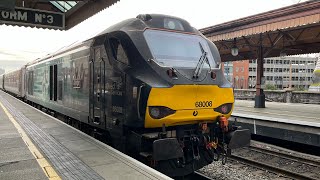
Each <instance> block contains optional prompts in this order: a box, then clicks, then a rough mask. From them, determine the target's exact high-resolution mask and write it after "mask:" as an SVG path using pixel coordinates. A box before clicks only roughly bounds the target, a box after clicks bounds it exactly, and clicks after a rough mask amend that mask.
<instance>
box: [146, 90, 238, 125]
mask: <svg viewBox="0 0 320 180" xmlns="http://www.w3.org/2000/svg"><path fill="white" fill-rule="evenodd" d="M233 103H234V96H233V90H232V88H220V87H218V86H217V85H175V86H173V87H171V88H152V89H151V91H150V94H149V98H148V103H147V109H146V116H145V127H146V128H156V127H162V126H163V125H165V126H166V127H168V126H175V125H184V124H195V123H200V122H210V121H216V120H217V117H219V116H225V117H226V118H229V117H230V115H231V112H232V109H233Z"/></svg>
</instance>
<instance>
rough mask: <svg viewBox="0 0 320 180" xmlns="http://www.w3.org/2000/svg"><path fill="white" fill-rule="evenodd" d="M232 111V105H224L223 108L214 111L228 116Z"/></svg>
mask: <svg viewBox="0 0 320 180" xmlns="http://www.w3.org/2000/svg"><path fill="white" fill-rule="evenodd" d="M231 109H232V103H227V104H222V105H221V106H219V107H217V108H214V111H217V112H220V113H222V114H228V113H229V112H230V111H231Z"/></svg>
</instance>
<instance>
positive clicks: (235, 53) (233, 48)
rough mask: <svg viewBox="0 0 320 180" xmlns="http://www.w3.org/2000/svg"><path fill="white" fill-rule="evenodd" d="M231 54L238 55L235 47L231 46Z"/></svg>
mask: <svg viewBox="0 0 320 180" xmlns="http://www.w3.org/2000/svg"><path fill="white" fill-rule="evenodd" d="M231 54H232V56H238V54H239V49H238V47H237V46H233V47H232V48H231Z"/></svg>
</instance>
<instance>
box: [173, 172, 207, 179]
mask: <svg viewBox="0 0 320 180" xmlns="http://www.w3.org/2000/svg"><path fill="white" fill-rule="evenodd" d="M175 180H213V179H212V178H210V177H209V176H207V175H205V174H203V173H201V172H197V171H196V172H194V173H192V174H189V175H187V176H183V177H177V178H175Z"/></svg>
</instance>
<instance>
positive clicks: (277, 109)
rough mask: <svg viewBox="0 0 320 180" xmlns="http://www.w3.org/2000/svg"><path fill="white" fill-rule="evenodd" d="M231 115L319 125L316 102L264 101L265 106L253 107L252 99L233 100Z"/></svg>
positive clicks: (319, 107)
mask: <svg viewBox="0 0 320 180" xmlns="http://www.w3.org/2000/svg"><path fill="white" fill-rule="evenodd" d="M232 115H234V116H242V117H248V118H255V119H263V120H269V121H277V122H283V123H290V124H298V125H308V126H313V127H320V105H317V104H300V103H279V102H266V108H254V101H247V100H235V106H234V110H233V113H232Z"/></svg>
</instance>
